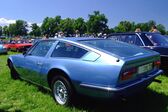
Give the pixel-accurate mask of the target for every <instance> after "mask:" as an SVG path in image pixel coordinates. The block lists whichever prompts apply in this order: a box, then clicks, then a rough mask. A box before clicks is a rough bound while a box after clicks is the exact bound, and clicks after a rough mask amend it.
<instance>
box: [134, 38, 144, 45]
mask: <svg viewBox="0 0 168 112" xmlns="http://www.w3.org/2000/svg"><path fill="white" fill-rule="evenodd" d="M135 45H137V46H143V44H142V41H141V40H140V38H139V37H138V36H136V41H135Z"/></svg>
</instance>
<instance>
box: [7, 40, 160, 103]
mask: <svg viewBox="0 0 168 112" xmlns="http://www.w3.org/2000/svg"><path fill="white" fill-rule="evenodd" d="M7 63H8V66H9V68H10V71H11V77H12V78H13V79H18V78H21V79H24V80H27V81H30V82H33V83H35V84H38V85H40V86H43V87H45V88H47V89H49V90H51V91H52V93H53V96H54V99H55V100H56V102H57V103H58V104H60V105H68V104H70V103H72V101H73V100H74V99H75V98H74V97H75V95H76V93H79V94H83V95H88V96H91V97H97V98H114V97H117V96H121V95H128V94H132V93H134V92H135V91H138V90H140V89H141V88H144V87H146V86H148V85H149V84H150V83H151V82H152V81H153V80H154V78H155V77H156V76H158V75H160V74H161V73H162V70H160V69H159V66H160V56H159V54H158V53H156V52H154V51H148V50H144V49H142V48H139V47H137V46H134V45H129V44H127V43H123V42H115V41H113V40H111V39H95V38H59V39H48V40H40V41H38V42H36V43H35V44H34V45H33V46H32V47H31V48H30V49H29V50H28V51H27V52H25V53H23V54H18V55H13V56H10V57H9V58H8V60H7Z"/></svg>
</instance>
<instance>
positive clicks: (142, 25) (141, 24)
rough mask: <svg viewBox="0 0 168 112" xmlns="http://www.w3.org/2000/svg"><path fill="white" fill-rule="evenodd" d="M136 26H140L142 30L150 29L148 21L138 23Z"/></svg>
mask: <svg viewBox="0 0 168 112" xmlns="http://www.w3.org/2000/svg"><path fill="white" fill-rule="evenodd" d="M136 28H140V29H141V31H149V26H148V23H138V24H137V25H136Z"/></svg>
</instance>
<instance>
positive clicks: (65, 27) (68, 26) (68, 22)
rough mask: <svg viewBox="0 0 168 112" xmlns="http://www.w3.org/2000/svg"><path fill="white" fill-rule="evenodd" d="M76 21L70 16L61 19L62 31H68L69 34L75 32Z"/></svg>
mask: <svg viewBox="0 0 168 112" xmlns="http://www.w3.org/2000/svg"><path fill="white" fill-rule="evenodd" d="M74 22H75V20H74V19H70V18H66V19H63V20H61V22H60V26H61V27H60V29H61V31H63V32H64V33H66V35H67V36H70V35H72V34H74Z"/></svg>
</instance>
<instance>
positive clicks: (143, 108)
mask: <svg viewBox="0 0 168 112" xmlns="http://www.w3.org/2000/svg"><path fill="white" fill-rule="evenodd" d="M27 84H30V85H32V83H30V82H28V83H27ZM33 85H35V84H33ZM35 86H37V85H35ZM37 87H38V90H39V91H41V92H42V93H44V94H46V95H51V96H52V93H51V91H49V90H46V89H44V88H42V87H39V86H37ZM73 107H74V108H77V109H79V110H81V111H83V110H85V111H88V112H168V96H166V95H163V94H159V93H157V92H154V91H152V90H150V89H145V90H144V91H142V92H141V93H140V94H136V95H134V96H131V97H129V98H127V99H125V100H121V99H118V100H111V101H109V100H108V101H107V100H96V99H93V98H89V97H85V96H79V97H78V100H77V101H75V103H74V104H73ZM0 112H1V110H0Z"/></svg>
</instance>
